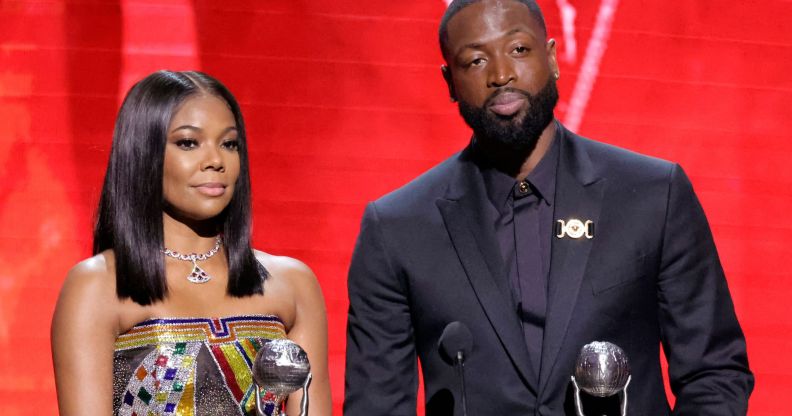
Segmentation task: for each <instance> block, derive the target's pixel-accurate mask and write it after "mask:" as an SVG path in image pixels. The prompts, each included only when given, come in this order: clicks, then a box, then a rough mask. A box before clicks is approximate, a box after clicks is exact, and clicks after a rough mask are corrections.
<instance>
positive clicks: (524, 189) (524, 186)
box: [517, 181, 531, 195]
mask: <svg viewBox="0 0 792 416" xmlns="http://www.w3.org/2000/svg"><path fill="white" fill-rule="evenodd" d="M530 191H531V187H530V186H529V185H528V182H526V181H522V182H520V183H519V184H518V185H517V193H519V194H520V195H525V194H527V193H528V192H530Z"/></svg>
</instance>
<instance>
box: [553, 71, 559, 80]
mask: <svg viewBox="0 0 792 416" xmlns="http://www.w3.org/2000/svg"><path fill="white" fill-rule="evenodd" d="M553 76H554V77H555V79H559V78H561V74H559V73H558V72H556V73H555V74H553Z"/></svg>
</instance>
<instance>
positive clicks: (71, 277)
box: [63, 250, 115, 292]
mask: <svg viewBox="0 0 792 416" xmlns="http://www.w3.org/2000/svg"><path fill="white" fill-rule="evenodd" d="M108 288H109V289H112V291H113V292H115V257H114V256H113V251H112V250H106V251H104V252H101V253H99V254H97V255H95V256H93V257H89V258H87V259H85V260H83V261H81V262H79V263H77V264H76V265H74V267H72V268H71V270H69V273H68V274H67V275H66V281H65V282H64V283H63V289H64V290H67V289H68V290H102V289H105V290H106V289H108Z"/></svg>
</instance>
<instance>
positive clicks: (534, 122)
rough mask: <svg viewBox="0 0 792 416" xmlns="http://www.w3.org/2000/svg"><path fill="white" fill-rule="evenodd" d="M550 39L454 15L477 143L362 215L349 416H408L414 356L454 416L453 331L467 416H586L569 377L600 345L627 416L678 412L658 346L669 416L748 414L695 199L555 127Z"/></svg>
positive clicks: (534, 27) (614, 152)
mask: <svg viewBox="0 0 792 416" xmlns="http://www.w3.org/2000/svg"><path fill="white" fill-rule="evenodd" d="M546 36H547V35H546V29H545V26H544V21H543V17H542V14H541V11H540V10H539V8H538V6H537V5H536V3H535V2H534V1H529V0H500V1H495V0H478V1H475V0H461V1H460V0H457V1H454V2H453V3H452V4H451V5H450V6H449V8H448V10H447V12H446V14H445V16H444V17H443V20H442V22H441V28H440V43H441V49H442V52H443V56H444V58H445V61H446V64H447V65H446V66H444V67H443V76H444V78H445V80H446V82H447V84H448V89H449V92H450V94H451V98H452V100H455V101H458V102H459V109H460V113H461V114H462V116H463V118H464V119H465V121H466V122H467V123H468V124H469V125H470V127H471V128H472V130H473V133H474V136H473V139H472V140H471V143H470V145H469V146H468V147H467V148H465V149H464V150H463V151H462V152H461V153H459V154H457V155H455V156H453V157H451V158H450V159H449V160H447V161H445V162H443V163H441V164H440V165H438V166H437V167H435V168H434V169H432V170H430V171H429V172H427V173H425V174H424V175H422V176H421V177H419V178H418V179H416V180H414V181H413V182H411V183H409V184H408V185H406V186H404V187H403V188H401V189H399V190H397V191H395V192H393V193H391V194H389V195H386V196H384V197H382V198H381V199H379V200H377V201H376V202H373V203H371V204H369V206H368V207H367V209H366V212H365V214H364V218H363V222H362V227H361V232H360V236H359V239H358V243H357V246H356V249H355V254H354V256H353V260H352V265H351V268H350V272H349V299H350V307H349V322H348V342H347V364H346V365H347V371H346V400H345V404H344V410H345V414H346V415H353V416H356V415H366V416H371V415H410V414H415V406H416V403H415V400H416V387H417V369H416V355H417V357H418V358H419V359H420V363H421V367H422V370H423V374H424V381H425V388H426V401H427V403H426V413H427V414H428V415H439V414H462V397H461V394H462V393H461V391H462V389H461V387H460V383H459V381H458V376H457V374H456V372H455V368H454V367H453V366H451V365H449V363H448V360H447V359H445V360H444V358H447V357H444V356H443V354H441V352H440V350H439V349H438V342H439V339H440V336H441V334H442V333H443V331H444V328H446V325H447V324H449V323H450V322H454V321H458V322H461V323H462V324H463V325H464V326H465V327H467V328H468V329H469V330H470V332H471V333H472V337H471V338H472V343H473V347H472V349H471V350H470V351H469V352H468V353H467V357H466V359H465V365H464V372H465V377H466V379H465V389H466V391H467V398H466V402H467V406H466V407H467V414H469V415H475V416H480V415H561V414H567V415H572V414H574V401H573V391H574V389H573V387H572V383H571V382H570V375H572V374H573V371H574V363H575V360H576V358H577V356H578V354H579V352H580V349H581V347H582V346H583V345H585V344H588V343H590V342H592V341H609V342H611V343H614V344H616V345H618V346H619V347H621V348H622V349H623V350H624V351H625V353H626V354H627V356H628V358H629V360H630V365H631V367H632V381H631V383H630V385H629V389H628V397H629V406H628V410H629V414H633V415H661V414H670V413H671V410H670V409H669V406H668V403H667V401H666V396H665V392H664V388H663V381H662V376H661V368H660V361H659V356H660V344H661V342H662V344H663V346H664V351H665V354H666V357H667V359H668V362H669V376H670V380H671V388H672V390H673V391H674V394H675V395H676V405H675V407H674V410H673V413H674V414H680V415H681V414H687V415H738V414H743V415H744V414H745V413H746V408H747V399H748V396H749V394H750V392H751V390H752V388H753V377H752V375H751V373H750V371H749V369H748V363H747V356H746V351H745V340H744V338H743V335H742V332H741V330H740V327H739V324H738V323H737V319H736V317H735V314H734V308H733V305H732V302H731V299H730V295H729V292H728V288H727V285H726V281H725V278H724V276H723V271H722V268H721V266H720V263H719V260H718V256H717V253H716V250H715V246H714V243H713V240H712V236H711V233H710V230H709V226H708V224H707V221H706V218H705V216H704V213H703V211H702V209H701V206H700V205H699V202H698V200H697V199H696V197H695V194H694V193H693V190H692V187H691V185H690V182H689V181H688V179H687V177H686V176H685V174H684V173H683V171H682V169H681V168H680V167H679V166H678V165H676V164H673V163H669V162H665V161H662V160H658V159H654V158H650V157H646V156H642V155H638V154H635V153H632V152H629V151H626V150H622V149H618V148H616V147H613V146H609V145H606V144H603V143H598V142H595V141H591V140H588V139H585V138H582V137H579V136H577V135H575V134H574V133H572V132H570V131H568V130H566V129H565V128H564V127H563V126H562V125H561V124H559V123H558V122H557V121H555V120H554V118H553V108H554V107H555V104H556V102H557V99H558V93H557V90H556V85H555V81H556V79H557V78H558V77H559V71H558V64H557V62H556V49H555V43H554V41H553V40H547V37H546ZM463 343H464V342H463ZM452 354H453V351H452ZM603 403H604V404H603ZM589 405H590V406H593V408H592V409H588V410H589V412H590V413H588V414H597V415H599V414H601V413H599V412H600V411H603V409H599V408H597V406H605V407H607V406H613V403H610V404H607V403H605V402H598V401H591V402H590V403H589ZM595 412H597V413H595Z"/></svg>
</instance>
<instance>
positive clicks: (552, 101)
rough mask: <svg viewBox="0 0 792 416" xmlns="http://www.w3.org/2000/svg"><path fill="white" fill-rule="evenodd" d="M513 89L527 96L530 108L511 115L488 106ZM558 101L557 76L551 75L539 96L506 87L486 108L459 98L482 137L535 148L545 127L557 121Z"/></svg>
mask: <svg viewBox="0 0 792 416" xmlns="http://www.w3.org/2000/svg"><path fill="white" fill-rule="evenodd" d="M506 92H513V93H518V94H521V95H523V96H524V97H525V98H526V100H527V101H528V109H527V110H525V112H524V113H522V110H521V111H520V112H519V113H517V114H516V115H513V116H510V117H502V116H499V115H497V114H495V113H493V112H491V111H489V110H487V108H488V107H489V106H490V104H491V103H492V101H493V100H494V99H495V97H497V96H498V95H500V94H503V93H506ZM557 102H558V89H557V88H556V83H555V79H553V77H550V79H548V80H547V83H546V84H545V86H544V87H542V89H541V90H540V91H539V92H538V93H536V94H535V95H533V94H530V93H529V92H527V91H523V90H519V89H516V88H510V87H506V88H503V89H500V90H498V91H496V92H494V93H493V94H492V95H491V96H489V98H487V100H486V101H485V102H484V105H483V106H482V107H475V106H473V105H472V104H470V103H467V102H465V101H463V100H460V101H459V114H461V115H462V118H463V119H465V122H466V123H467V125H468V126H470V128H471V129H473V133H475V135H476V137H477V138H478V139H479V140H486V141H490V142H496V143H499V144H501V145H504V146H505V147H507V148H510V149H514V150H520V151H532V150H533V148H534V147H536V142H537V141H538V140H539V136H540V135H541V134H542V132H543V131H544V129H545V128H546V127H547V126H548V125H549V124H550V123H551V122H552V121H553V109H554V108H555V106H556V103H557Z"/></svg>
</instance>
